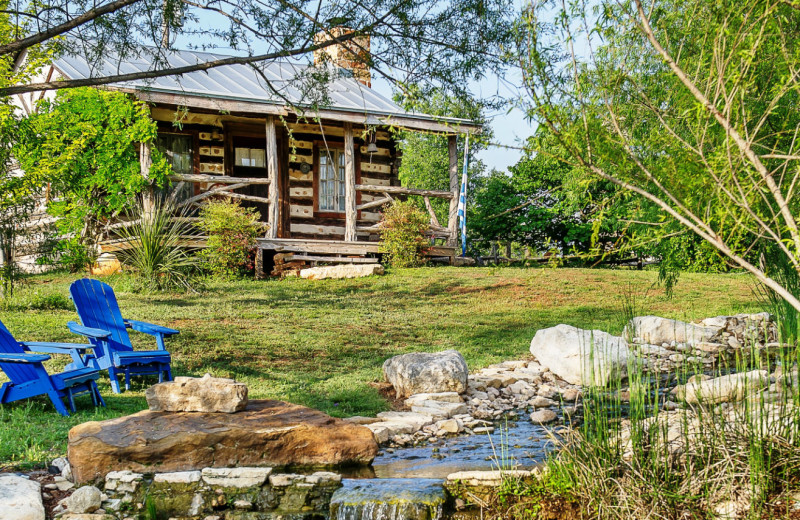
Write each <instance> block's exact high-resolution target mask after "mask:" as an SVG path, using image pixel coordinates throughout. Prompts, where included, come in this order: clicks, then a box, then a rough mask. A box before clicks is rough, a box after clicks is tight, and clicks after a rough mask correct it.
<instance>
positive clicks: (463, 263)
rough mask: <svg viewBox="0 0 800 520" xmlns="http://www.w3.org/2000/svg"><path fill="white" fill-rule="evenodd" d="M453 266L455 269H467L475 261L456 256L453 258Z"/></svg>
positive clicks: (466, 257) (470, 258)
mask: <svg viewBox="0 0 800 520" xmlns="http://www.w3.org/2000/svg"><path fill="white" fill-rule="evenodd" d="M453 265H454V266H456V267H469V266H473V265H475V259H474V258H472V257H469V256H456V257H454V258H453Z"/></svg>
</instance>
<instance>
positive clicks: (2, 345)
mask: <svg viewBox="0 0 800 520" xmlns="http://www.w3.org/2000/svg"><path fill="white" fill-rule="evenodd" d="M0 352H2V353H3V354H22V353H23V352H25V349H23V348H22V345H20V344H19V342H18V341H17V340H15V339H14V336H12V335H11V332H9V330H8V329H7V328H6V326H5V325H4V324H3V323H2V322H0ZM0 368H1V369H3V372H5V374H6V375H7V376H8V378H9V379H10V380H11V382H12V383H13V384H15V385H19V384H22V383H27V382H28V381H32V380H34V379H38V378H39V376H38V375H37V374H36V370H35V369H34V368H33V366H32V365H31V364H28V363H0Z"/></svg>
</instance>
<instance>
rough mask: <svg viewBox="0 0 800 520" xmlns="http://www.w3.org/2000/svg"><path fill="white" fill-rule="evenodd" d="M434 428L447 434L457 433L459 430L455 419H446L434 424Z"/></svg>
mask: <svg viewBox="0 0 800 520" xmlns="http://www.w3.org/2000/svg"><path fill="white" fill-rule="evenodd" d="M436 427H437V428H439V429H440V430H444V431H445V432H447V433H458V432H459V430H460V429H461V428H459V426H458V421H456V420H455V419H446V420H444V421H439V422H437V423H436Z"/></svg>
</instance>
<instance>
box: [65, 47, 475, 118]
mask: <svg viewBox="0 0 800 520" xmlns="http://www.w3.org/2000/svg"><path fill="white" fill-rule="evenodd" d="M150 52H152V51H150V50H147V49H146V50H145V51H143V53H142V55H141V56H138V57H126V58H123V59H120V58H119V57H118V56H117V55H113V54H112V55H108V56H104V57H103V58H101V59H100V60H98V61H97V62H90V61H89V60H87V59H86V58H84V57H82V56H74V55H71V56H63V57H61V58H59V59H57V60H56V61H55V62H54V66H55V67H56V68H57V69H58V70H59V71H60V72H61V73H62V74H64V75H65V76H66V77H67V78H69V79H84V78H92V77H102V76H109V75H118V74H130V73H136V72H147V71H150V70H153V63H154V62H156V60H155V59H153V58H154V56H153V57H150V56H148V55H149V53H150ZM229 57H231V56H229V55H223V54H216V53H209V52H198V51H187V50H178V51H172V52H170V53H168V54H166V55H165V56H161V57H160V60H161V61H160V62H159V67H160V68H174V67H185V66H187V65H194V64H198V63H206V62H209V61H212V60H219V59H224V58H229ZM312 71H313V68H312V67H311V66H310V65H302V64H297V63H293V62H290V61H287V60H274V61H269V62H259V63H255V64H249V65H248V64H233V65H222V66H219V67H215V68H211V69H208V70H206V71H195V72H189V73H186V74H183V75H180V76H164V77H159V78H152V79H143V80H133V81H126V82H121V83H114V84H112V85H110V87H112V88H118V89H129V90H134V91H141V92H147V93H162V94H175V95H179V96H181V97H182V98H183V99H184V100H188V105H189V106H191V100H192V98H203V99H209V98H212V99H221V100H231V101H243V102H248V103H251V104H252V103H257V104H262V105H273V106H274V105H278V106H286V107H287V108H288V107H289V105H295V106H298V107H310V106H311V105H312V104H313V100H312V99H310V94H311V93H309V92H303V78H305V77H307V74H308V73H309V72H312ZM334 77H335V78H334V79H333V81H332V82H330V83H329V84H328V86H327V99H326V100H325V103H320V101H319V100H317V103H318V104H319V105H320V107H321V108H322V109H324V112H325V113H326V114H329V113H331V112H333V113H335V112H345V113H350V114H360V115H363V116H364V117H365V122H367V120H374V119H375V117H374V116H378V117H379V118H380V119H379V121H375V122H380V123H384V124H392V123H389V121H392V122H396V121H405V122H406V123H409V122H410V123H411V124H399V125H398V126H404V127H409V128H414V127H415V126H417V125H415V124H414V122H415V121H419V123H420V124H422V123H424V122H427V124H426V125H424V127H425V129H431V130H434V131H437V129H435V128H428V127H430V125H431V123H433V124H434V126H441V127H442V128H440V129H438V131H447V129H449V131H451V132H452V131H453V126H456V127H465V129H466V130H467V131H474V128H475V127H476V125H475V123H473V122H472V121H469V120H465V119H456V118H447V117H439V116H430V115H426V114H417V113H411V112H406V111H404V110H403V109H402V108H400V107H399V106H398V105H396V104H395V103H394V102H393V101H392V100H390V99H388V98H387V97H386V96H383V95H382V94H380V93H378V92H377V91H375V90H373V89H372V88H370V87H367V86H366V85H364V84H362V83H360V82H359V81H357V80H356V79H354V78H353V77H352V76H349V75H347V74H346V73H345V74H335V75H334ZM287 101H288V102H287ZM368 116H373V117H372V118H370V117H368ZM437 123H438V124H437ZM420 128H423V127H422V126H420Z"/></svg>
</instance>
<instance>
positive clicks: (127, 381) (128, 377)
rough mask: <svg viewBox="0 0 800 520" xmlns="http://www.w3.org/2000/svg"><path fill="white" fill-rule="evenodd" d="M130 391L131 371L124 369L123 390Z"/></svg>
mask: <svg viewBox="0 0 800 520" xmlns="http://www.w3.org/2000/svg"><path fill="white" fill-rule="evenodd" d="M130 389H131V369H130V368H126V369H125V390H130Z"/></svg>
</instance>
